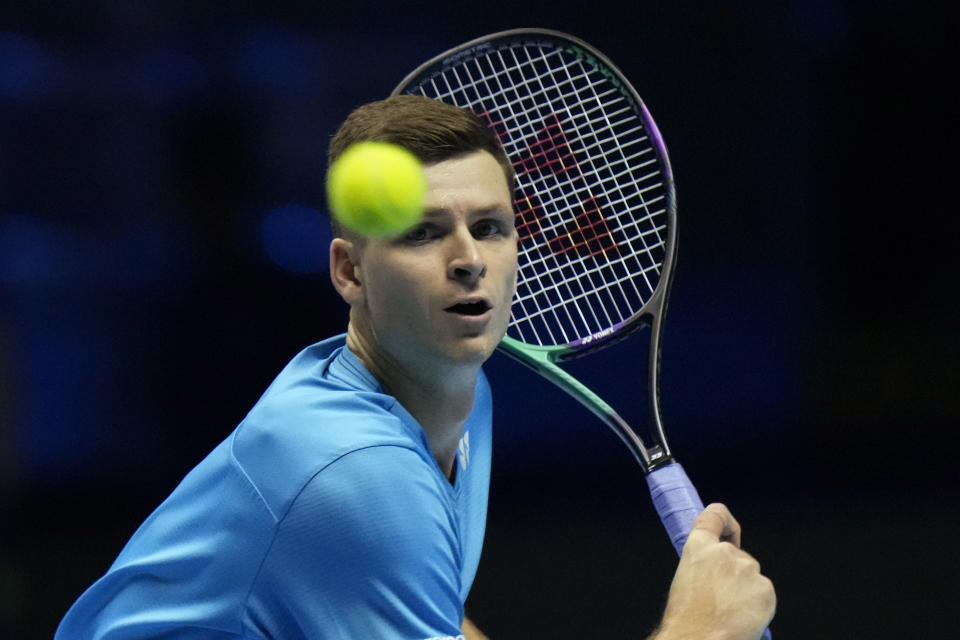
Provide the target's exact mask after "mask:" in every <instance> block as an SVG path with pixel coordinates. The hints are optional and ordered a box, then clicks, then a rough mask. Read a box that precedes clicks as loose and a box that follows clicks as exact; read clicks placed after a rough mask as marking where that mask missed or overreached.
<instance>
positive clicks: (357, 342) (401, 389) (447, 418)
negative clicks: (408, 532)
mask: <svg viewBox="0 0 960 640" xmlns="http://www.w3.org/2000/svg"><path fill="white" fill-rule="evenodd" d="M371 342H372V341H371V340H369V339H368V338H367V334H366V332H363V331H359V330H358V328H357V326H356V323H355V322H354V318H353V316H352V315H351V320H350V324H349V325H348V327H347V346H348V347H349V348H350V350H351V351H352V352H353V353H354V354H355V355H356V356H357V358H359V360H360V362H362V363H363V365H364V366H365V367H366V368H367V370H369V371H370V373H372V374H373V376H374V377H375V378H376V379H377V381H378V382H379V383H380V386H381V387H383V390H384V391H386V392H387V393H389V394H390V395H392V396H394V397H395V398H396V399H397V400H398V401H399V402H400V404H402V405H403V408H404V409H406V410H407V412H408V413H410V415H412V416H413V417H414V418H415V419H416V420H417V422H418V423H420V426H421V427H422V428H423V430H424V433H425V434H426V436H427V442H429V444H430V451H431V453H432V454H433V457H434V459H435V460H436V461H437V464H438V465H439V467H440V469H441V470H442V471H443V473H444V474H445V475H446V476H447V478H448V479H450V478H452V475H453V467H454V462H455V460H456V454H457V445H458V443H459V441H460V436H461V434H462V432H463V425H464V424H465V423H466V421H467V418H468V417H469V416H470V412H471V411H472V410H473V400H474V390H475V389H476V384H477V375H478V372H479V367H477V366H476V365H459V366H454V365H439V366H437V365H435V364H434V363H429V364H421V366H412V365H410V364H405V363H403V362H401V361H400V360H399V359H397V358H394V357H391V355H390V354H388V353H385V352H384V351H383V350H382V349H377V348H374V347H373V345H372V344H371Z"/></svg>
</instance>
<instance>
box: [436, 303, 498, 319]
mask: <svg viewBox="0 0 960 640" xmlns="http://www.w3.org/2000/svg"><path fill="white" fill-rule="evenodd" d="M490 308H491V307H490V305H489V304H488V303H487V302H485V301H483V300H478V301H476V302H461V303H460V304H455V305H453V306H451V307H447V308H446V309H445V311H449V312H450V313H456V314H459V315H462V316H481V315H483V314H484V313H486V312H487V311H488V310H489V309H490Z"/></svg>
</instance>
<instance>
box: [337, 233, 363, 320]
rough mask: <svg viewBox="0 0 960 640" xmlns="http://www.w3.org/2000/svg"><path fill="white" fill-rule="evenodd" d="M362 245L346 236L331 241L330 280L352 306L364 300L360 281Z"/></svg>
mask: <svg viewBox="0 0 960 640" xmlns="http://www.w3.org/2000/svg"><path fill="white" fill-rule="evenodd" d="M360 254H361V250H360V247H359V246H357V244H356V243H354V242H350V241H349V240H345V239H344V238H334V239H333V240H332V241H331V242H330V281H331V282H332V283H333V287H334V288H335V289H336V290H337V293H339V294H340V297H341V298H343V300H344V301H345V302H346V303H347V304H348V305H350V306H351V307H353V306H355V305H358V304H360V303H361V302H362V301H363V294H364V291H363V283H362V282H361V281H360V269H359V267H360Z"/></svg>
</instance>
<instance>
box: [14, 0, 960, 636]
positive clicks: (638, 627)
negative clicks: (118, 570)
mask: <svg viewBox="0 0 960 640" xmlns="http://www.w3.org/2000/svg"><path fill="white" fill-rule="evenodd" d="M235 4H236V6H233V7H232V8H229V9H228V8H226V5H222V4H220V3H202V2H198V3H193V2H177V1H171V2H162V3H161V2H146V1H144V2H105V1H103V0H92V1H90V2H85V3H79V2H77V3H55V2H21V3H12V2H3V3H2V11H0V509H2V512H0V637H9V638H49V637H50V636H51V635H52V633H53V630H54V628H55V626H56V624H57V622H58V621H59V619H60V617H61V616H62V615H63V613H64V612H65V611H66V609H67V608H68V606H69V605H70V604H71V603H72V601H73V600H74V599H75V598H76V597H77V596H78V595H79V594H80V593H81V591H82V590H83V589H84V588H85V587H86V586H88V585H89V584H90V583H91V582H92V581H93V580H95V579H96V578H97V577H98V576H99V575H101V574H102V573H103V572H104V571H105V570H106V569H107V567H108V566H109V565H110V563H111V562H112V560H113V558H114V556H115V555H116V554H117V552H118V551H119V550H120V548H121V547H122V545H123V544H124V542H125V540H126V539H127V538H128V537H129V536H130V535H131V534H132V532H133V531H134V529H135V528H136V526H137V525H138V524H139V523H140V522H141V521H142V520H143V519H144V518H145V517H146V516H147V514H149V513H150V511H151V510H152V509H153V508H154V507H155V506H156V505H157V504H158V503H159V502H160V501H161V500H162V499H163V498H164V497H165V496H166V495H167V494H168V493H169V491H170V490H172V489H173V488H174V487H175V486H176V484H177V483H178V481H179V480H180V478H181V477H182V476H183V475H184V474H185V473H186V472H187V471H188V470H189V469H190V468H191V467H192V466H193V465H194V464H196V463H197V462H198V461H199V460H200V459H201V458H202V457H203V456H204V455H205V454H206V453H207V451H208V450H209V449H211V448H212V447H213V446H214V445H215V444H216V443H218V442H219V441H220V440H221V439H223V438H224V437H225V436H226V435H227V434H228V433H229V432H230V431H231V430H232V429H233V427H234V426H235V425H236V423H237V422H239V421H240V420H241V419H242V418H243V416H244V414H245V412H246V411H247V410H248V409H249V408H250V406H251V405H252V404H253V403H254V402H255V401H256V399H257V398H258V397H259V395H260V393H261V392H262V391H263V389H264V388H265V387H266V385H267V384H268V383H269V382H270V381H271V379H272V378H273V376H274V375H275V374H276V373H277V372H278V371H279V370H280V368H281V367H282V366H283V365H284V364H285V363H286V362H287V360H289V359H290V358H291V357H292V356H293V355H294V354H295V353H296V352H297V351H298V350H299V349H300V348H302V347H303V346H305V345H307V344H310V343H312V342H314V341H316V340H319V339H321V338H323V337H326V336H327V335H330V334H332V333H336V332H339V331H340V330H342V328H343V327H344V323H345V318H346V308H345V306H344V304H343V303H342V302H341V301H340V300H339V299H338V298H337V297H336V296H335V295H334V293H333V290H332V288H331V286H330V285H329V283H328V280H327V274H326V273H325V262H326V249H325V245H326V242H327V241H328V239H329V233H328V231H327V230H326V221H325V219H324V213H323V209H324V200H323V173H324V170H325V151H326V146H327V142H328V139H329V136H330V135H331V134H332V133H333V131H334V130H335V128H336V126H337V124H338V123H339V121H340V120H342V119H343V117H345V116H346V114H347V113H348V111H349V110H350V109H351V108H353V107H354V106H356V105H358V104H360V103H363V102H366V101H369V100H372V99H377V98H381V97H384V96H385V95H386V94H388V93H389V92H390V90H391V89H392V88H393V86H394V85H395V84H396V83H397V82H398V81H399V80H400V79H401V78H402V77H403V76H404V75H405V74H406V73H407V72H408V71H410V70H412V69H413V68H414V67H416V66H417V65H418V64H419V63H420V62H422V61H424V60H426V59H427V58H429V57H432V56H433V55H435V54H437V53H440V52H441V51H443V50H445V49H447V48H449V47H451V46H454V45H456V44H459V43H460V42H462V41H465V40H467V39H471V38H474V37H477V36H480V35H483V34H485V33H487V32H491V31H495V30H500V29H506V28H512V27H518V26H541V27H550V28H554V29H559V30H563V31H567V32H570V33H572V34H574V35H577V36H579V37H580V38H583V39H584V40H586V41H587V42H590V43H592V44H593V45H594V46H596V47H597V48H599V49H600V50H601V51H603V52H604V53H606V54H607V55H608V56H609V57H610V58H612V59H613V60H614V61H615V62H616V63H617V64H618V66H620V67H621V68H622V70H623V71H624V72H625V74H626V75H627V76H628V77H629V78H630V79H631V80H632V81H633V82H634V84H635V85H636V86H637V88H638V90H639V92H640V93H641V95H643V96H644V99H645V100H646V101H647V103H648V106H649V108H650V109H651V111H652V113H653V115H654V117H655V118H656V119H657V121H658V123H659V125H660V128H661V130H662V132H663V134H664V137H665V139H666V141H667V144H668V146H669V148H670V152H671V157H672V160H673V164H674V168H675V172H676V175H677V183H678V193H679V203H680V217H679V219H680V257H679V266H678V272H677V276H676V280H675V285H674V291H673V295H672V300H671V308H670V313H669V315H668V318H667V324H666V332H665V336H664V346H663V349H664V363H663V382H662V391H663V404H664V413H665V418H666V422H667V425H668V429H669V431H670V433H671V434H672V440H671V441H672V444H673V446H674V448H675V450H676V451H677V452H678V454H679V455H680V458H681V460H682V462H683V463H684V464H685V466H686V467H687V469H688V471H689V473H690V475H691V477H692V478H693V480H694V481H695V482H696V483H697V484H698V486H699V488H700V492H701V494H702V496H703V497H704V499H705V500H706V501H714V500H722V501H725V502H726V503H728V504H729V505H730V506H731V508H732V509H733V511H734V513H735V514H736V515H737V516H738V518H739V520H740V522H741V523H742V525H743V527H744V532H745V533H744V542H745V546H746V547H747V548H748V549H749V550H751V551H752V552H753V553H754V554H755V555H756V556H757V557H758V558H759V559H760V560H761V563H762V564H763V567H764V570H765V572H766V573H767V574H768V575H770V576H771V577H772V578H773V580H774V581H775V583H776V585H777V588H778V594H779V612H778V616H777V618H776V620H775V621H774V624H773V629H774V637H776V638H778V639H780V640H786V639H789V638H813V637H816V638H904V637H930V638H934V637H949V636H951V635H955V622H954V619H953V618H954V617H955V616H954V614H953V613H950V612H949V610H950V609H952V605H951V604H950V603H951V602H953V601H955V600H956V597H957V593H958V591H960V577H958V572H960V559H958V554H957V552H956V541H957V539H958V538H960V481H958V472H957V468H958V465H957V463H956V461H955V460H954V456H955V453H956V451H957V445H958V444H960V437H958V435H957V427H958V424H960V411H958V404H960V403H958V399H957V396H958V392H957V390H956V388H955V387H956V377H957V376H956V374H957V371H958V368H960V340H958V337H957V327H956V325H957V320H958V313H957V311H958V303H957V300H958V290H957V289H958V287H957V280H958V279H957V274H956V271H957V268H956V260H955V258H954V256H955V254H956V249H955V245H956V243H957V238H958V236H957V233H956V226H955V222H954V218H955V217H956V212H957V205H956V195H955V184H956V169H957V162H956V149H957V145H956V142H957V139H956V138H957V136H956V122H957V116H956V114H957V113H958V104H957V98H956V94H955V91H954V89H951V87H952V86H953V85H955V84H956V67H955V64H953V63H952V62H949V61H950V60H951V59H952V58H953V57H954V55H953V54H955V53H956V51H955V49H956V47H955V46H954V44H955V41H956V38H957V33H958V30H957V26H958V25H957V24H956V22H955V21H953V20H952V19H949V18H948V14H947V11H946V3H937V2H926V1H923V0H919V1H912V2H908V1H907V0H891V1H889V2H870V1H866V0H863V1H860V2H857V1H853V0H809V1H801V0H786V1H785V2H778V3H760V2H748V1H744V0H741V1H733V0H721V1H720V2H696V1H692V0H688V1H680V2H676V1H673V2H671V1H666V0H664V1H661V0H653V1H648V2H642V3H633V4H631V5H623V6H621V4H620V3H613V2H603V1H601V2H564V1H561V2H551V3H546V2H536V1H535V2H532V3H516V2H512V3H499V2H484V3H473V2H466V3H464V2H459V3H436V2H431V3H421V2H405V3H394V4H386V3H382V4H381V3H375V2H370V1H369V0H353V1H351V2H344V3H337V4H333V3H320V2H310V3H308V2H287V1H285V0H278V1H275V2H270V3H267V2H249V3H235ZM951 78H952V79H951ZM951 95H952V96H953V97H950V96H951ZM951 228H953V229H954V231H952V232H951V231H949V229H951ZM645 350H646V341H645V340H644V339H643V338H637V339H634V340H633V341H631V342H628V343H625V344H623V345H622V346H621V347H619V348H617V349H613V350H608V351H607V352H604V354H603V355H598V356H597V357H596V358H595V359H596V360H598V362H593V360H594V358H589V359H586V360H584V361H582V362H578V363H575V365H574V367H573V370H574V372H575V373H580V374H583V375H584V376H585V378H586V379H587V380H588V381H590V382H591V383H592V385H593V386H594V387H597V388H598V389H602V390H603V395H605V396H607V397H608V399H609V400H611V402H612V403H613V404H614V405H616V406H617V407H618V408H620V409H622V410H623V413H625V414H626V415H627V416H628V417H631V418H633V419H634V420H635V421H642V420H643V419H644V411H645V408H644V407H643V406H633V403H634V402H635V400H634V399H635V398H636V397H637V396H639V395H640V394H639V393H638V392H637V389H638V387H637V385H638V384H641V383H642V382H643V380H644V379H645V376H644V373H643V366H642V364H641V363H642V362H643V358H644V357H645ZM611 372H613V373H614V375H611ZM488 373H489V374H490V375H491V377H492V379H493V385H494V391H495V393H496V395H497V397H498V405H497V406H498V410H497V432H496V433H497V441H496V448H495V459H494V475H495V478H494V483H493V487H492V494H491V506H490V521H489V526H488V536H487V544H486V547H485V552H484V562H483V563H482V565H481V569H480V572H479V574H478V576H477V581H476V584H475V587H474V592H473V594H472V596H471V600H470V602H469V603H468V607H469V609H470V611H471V615H472V617H473V618H475V620H476V621H477V622H478V624H479V625H480V626H481V627H482V628H484V629H485V630H486V631H487V632H488V633H489V634H491V635H492V636H493V637H495V638H547V637H552V638H591V637H610V638H639V637H643V636H644V634H645V633H647V632H649V631H650V630H651V628H652V627H653V626H654V625H655V624H656V621H657V618H658V615H659V613H660V610H661V608H662V604H663V602H664V598H665V594H666V590H667V586H668V585H669V580H670V577H671V575H672V570H673V566H674V564H675V558H674V557H673V556H672V549H671V547H670V545H669V543H668V541H667V539H666V537H665V536H664V535H663V533H662V531H661V529H660V525H659V522H658V521H657V519H656V516H655V514H654V512H653V509H652V507H651V505H650V503H649V498H648V496H647V494H646V491H645V485H644V480H643V476H642V474H641V473H640V471H639V470H638V469H637V467H636V465H635V464H634V462H633V461H632V459H630V457H629V455H628V454H627V453H626V451H625V450H624V449H622V447H621V446H620V444H619V442H618V441H617V440H616V438H615V437H614V436H613V435H612V434H610V433H608V432H606V430H605V428H604V427H602V426H601V425H600V424H599V423H597V421H596V420H594V419H593V418H592V416H591V415H589V414H588V413H586V412H585V411H584V410H582V409H580V408H579V407H578V406H577V405H575V403H574V402H573V401H572V400H569V399H567V398H566V397H565V396H561V395H558V394H557V393H556V392H554V391H553V390H552V389H551V388H550V387H549V386H548V385H547V384H546V383H543V382H540V381H539V380H538V379H536V378H535V377H534V376H533V375H532V374H529V373H528V372H527V371H526V370H523V369H522V368H521V367H519V365H516V364H514V363H513V362H512V361H509V360H507V359H506V358H505V357H503V356H502V355H497V356H495V357H494V358H493V360H492V361H491V362H490V364H489V366H488ZM948 616H949V617H948Z"/></svg>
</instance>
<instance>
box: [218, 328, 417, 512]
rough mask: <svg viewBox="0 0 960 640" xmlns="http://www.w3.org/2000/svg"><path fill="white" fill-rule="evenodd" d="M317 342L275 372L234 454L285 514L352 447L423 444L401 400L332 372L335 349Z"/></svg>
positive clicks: (233, 445)
mask: <svg viewBox="0 0 960 640" xmlns="http://www.w3.org/2000/svg"><path fill="white" fill-rule="evenodd" d="M324 344H326V343H320V344H319V345H314V346H313V347H310V348H308V349H307V350H304V351H303V352H301V353H300V354H299V355H298V356H297V357H296V358H294V359H293V360H292V361H291V363H290V364H289V365H288V366H287V367H286V368H285V369H284V371H283V372H282V373H281V374H280V375H279V376H278V377H277V379H276V380H275V381H274V383H273V384H272V385H271V386H270V388H269V389H268V390H267V392H266V393H264V395H263V397H262V398H261V399H260V400H259V401H258V402H257V404H256V405H255V406H254V407H253V408H252V409H251V410H250V412H249V413H248V414H247V416H246V418H244V420H243V421H242V422H241V423H240V425H239V426H238V427H237V429H236V431H235V432H234V434H233V437H232V439H231V442H230V453H231V456H232V458H233V460H234V461H235V464H237V466H239V467H240V468H241V469H242V470H243V473H244V474H245V475H246V476H247V478H248V479H249V481H250V482H251V483H252V484H253V485H254V486H256V488H257V490H258V491H259V492H260V494H261V495H262V496H263V499H264V500H265V501H266V502H267V504H268V505H269V508H270V509H271V511H273V512H274V513H277V514H282V513H283V512H285V511H286V509H287V508H289V506H290V504H291V502H292V500H293V499H294V498H295V497H296V496H297V495H298V494H299V492H300V491H301V490H302V489H303V487H304V486H305V485H306V484H307V483H308V482H309V481H310V480H311V479H312V478H313V477H314V476H315V475H316V474H317V473H318V472H319V471H320V470H322V469H324V468H326V467H327V466H328V465H330V464H332V463H333V462H335V461H336V460H338V459H340V458H342V457H343V456H346V455H348V454H349V453H351V452H352V451H357V450H362V449H366V448H371V447H392V448H395V449H407V450H414V451H417V450H419V449H422V448H423V443H421V442H420V441H419V440H418V438H417V437H416V434H415V433H414V432H412V431H411V429H410V428H408V427H407V426H406V425H404V424H403V421H402V420H401V418H400V417H399V416H398V415H396V413H395V412H394V411H392V409H393V406H394V405H395V404H396V400H395V399H394V398H392V397H391V396H388V395H386V394H384V393H382V392H380V391H378V390H376V389H370V388H369V387H367V386H364V385H363V384H353V383H352V382H351V381H350V380H344V379H342V378H339V377H336V376H331V375H328V373H327V372H328V369H329V368H330V366H331V364H332V363H333V362H334V361H335V360H336V358H337V353H336V352H333V353H330V352H328V351H327V350H324V349H319V348H318V347H320V346H323V345H324Z"/></svg>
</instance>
